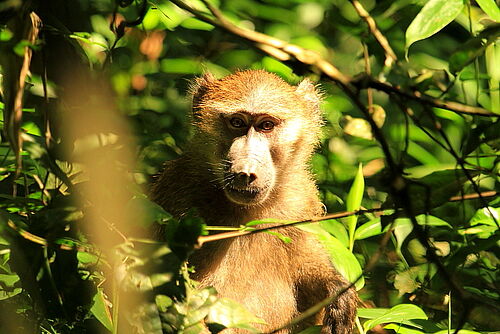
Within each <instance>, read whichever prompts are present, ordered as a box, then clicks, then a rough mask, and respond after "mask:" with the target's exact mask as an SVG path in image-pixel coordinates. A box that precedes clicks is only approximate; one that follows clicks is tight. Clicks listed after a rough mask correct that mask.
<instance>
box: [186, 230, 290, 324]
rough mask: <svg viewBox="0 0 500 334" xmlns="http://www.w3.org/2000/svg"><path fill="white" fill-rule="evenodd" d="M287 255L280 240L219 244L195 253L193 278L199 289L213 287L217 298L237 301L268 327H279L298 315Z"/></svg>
mask: <svg viewBox="0 0 500 334" xmlns="http://www.w3.org/2000/svg"><path fill="white" fill-rule="evenodd" d="M273 238H275V237H273ZM248 241H254V242H248ZM289 253H290V249H287V248H286V246H284V245H283V244H282V242H281V241H279V240H278V243H276V240H273V239H271V240H268V239H266V238H265V237H264V238H258V239H247V240H239V241H238V240H233V241H232V242H225V243H222V242H221V243H219V244H218V245H215V244H214V245H211V247H207V248H206V249H201V250H200V251H199V252H198V254H195V256H194V257H193V258H192V260H191V263H192V264H194V266H195V270H196V273H195V274H194V275H193V278H194V279H195V280H198V281H200V283H201V284H202V286H213V287H214V288H215V289H216V290H217V291H218V293H219V296H220V297H224V298H230V299H233V300H235V301H237V302H239V303H240V304H242V305H243V306H245V307H246V308H247V309H248V310H249V311H251V312H253V313H254V314H255V315H256V316H258V317H260V318H262V319H264V320H265V321H266V322H267V323H268V324H269V325H272V326H280V325H283V324H284V323H286V322H287V321H289V320H290V319H291V318H293V317H294V316H295V315H296V314H297V301H296V291H295V284H294V282H293V279H292V277H294V276H295V275H294V273H293V270H294V267H293V266H291V264H290V262H289V259H290V254H289Z"/></svg>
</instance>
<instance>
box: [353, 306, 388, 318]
mask: <svg viewBox="0 0 500 334" xmlns="http://www.w3.org/2000/svg"><path fill="white" fill-rule="evenodd" d="M387 311H389V309H388V308H382V307H378V308H364V307H360V308H358V317H360V318H364V319H375V318H378V317H381V316H383V315H384V314H386V313H387Z"/></svg>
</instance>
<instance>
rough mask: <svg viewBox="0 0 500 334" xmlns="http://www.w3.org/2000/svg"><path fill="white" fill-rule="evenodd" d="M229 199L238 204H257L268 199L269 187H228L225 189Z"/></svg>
mask: <svg viewBox="0 0 500 334" xmlns="http://www.w3.org/2000/svg"><path fill="white" fill-rule="evenodd" d="M224 194H225V195H226V197H227V199H228V200H230V201H231V202H233V203H235V204H238V205H257V204H260V203H262V202H264V201H265V200H266V198H267V197H268V195H269V189H258V190H257V189H251V190H246V189H236V188H232V187H227V188H225V189H224Z"/></svg>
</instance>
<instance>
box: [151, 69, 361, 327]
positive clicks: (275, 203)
mask: <svg viewBox="0 0 500 334" xmlns="http://www.w3.org/2000/svg"><path fill="white" fill-rule="evenodd" d="M192 93H193V125H194V129H195V134H194V138H193V139H192V140H191V142H190V144H189V146H188V147H187V148H186V151H185V153H184V154H183V155H182V156H181V157H180V158H179V159H177V160H174V161H170V162H167V164H166V166H165V170H164V172H163V173H162V175H161V176H160V177H159V179H158V181H157V182H156V183H155V185H154V186H153V189H152V194H153V199H154V200H155V201H157V202H158V203H159V204H160V205H162V206H163V207H164V208H165V209H166V210H167V211H169V212H171V213H172V214H174V215H175V216H177V217H179V216H182V215H183V214H185V213H186V212H187V210H189V209H190V208H193V207H196V208H197V209H198V212H199V213H200V214H201V215H202V216H203V218H204V219H205V221H206V223H207V224H208V225H227V226H240V225H243V224H245V223H247V222H249V221H252V220H258V219H264V218H275V219H283V220H303V219H307V218H311V217H313V216H318V215H321V214H322V213H323V206H322V204H321V202H320V201H319V198H318V192H317V189H316V186H315V184H314V180H313V178H312V176H311V174H310V172H309V170H308V169H309V168H308V161H309V159H310V157H311V154H312V152H313V150H314V148H315V146H316V144H317V142H318V136H319V132H320V127H321V123H322V122H321V115H320V110H319V103H320V98H319V95H318V93H317V91H316V89H315V88H314V86H313V85H312V84H311V83H310V82H309V81H307V80H305V81H303V82H302V83H300V84H299V85H298V86H297V87H295V86H291V85H289V84H287V83H286V82H284V81H283V80H281V79H280V78H278V77H277V76H275V75H273V74H270V73H268V72H265V71H243V72H237V73H235V74H232V75H230V76H227V77H225V78H223V79H220V80H216V79H215V78H213V77H212V76H210V75H205V76H204V77H203V78H200V79H198V80H197V82H196V83H195V85H193V88H192ZM235 118H238V120H236V121H235ZM266 121H268V123H264V122H266ZM269 122H270V123H269ZM268 128H271V129H270V130H269V129H268ZM280 233H282V234H284V235H286V236H289V237H290V238H291V239H292V242H291V243H288V244H287V243H284V242H283V241H282V240H280V239H278V238H277V237H276V236H273V235H271V234H268V233H258V234H253V235H249V236H244V237H240V238H234V239H229V240H224V241H219V242H214V243H208V244H206V245H205V246H203V247H202V249H200V250H199V251H197V252H196V253H195V254H194V255H193V256H192V257H191V258H190V263H191V264H193V265H194V266H195V268H196V272H195V273H194V275H193V278H194V279H196V280H198V281H200V282H201V284H202V286H213V287H215V288H216V289H217V291H218V292H219V295H220V296H222V297H227V298H232V299H234V300H236V301H238V302H240V303H241V304H243V305H244V306H245V307H246V308H248V309H249V310H250V311H252V312H253V313H255V314H256V315H257V316H258V317H260V318H262V319H264V320H265V321H266V322H267V326H265V328H263V329H264V330H270V329H272V328H278V327H280V326H283V325H285V324H287V323H288V322H289V321H290V320H291V319H292V318H293V317H295V316H297V315H298V314H300V313H301V312H303V311H304V310H306V309H307V308H308V307H310V306H312V305H314V304H315V303H317V302H319V301H320V300H322V299H323V298H326V297H327V296H331V295H334V294H335V293H336V292H338V291H339V290H341V289H342V288H343V287H345V286H346V285H347V282H346V281H345V280H344V279H343V277H342V276H341V275H340V274H339V273H338V272H337V271H336V270H335V269H334V268H333V267H332V265H331V264H330V261H329V259H328V256H327V255H326V253H325V252H324V250H323V248H322V247H321V245H320V244H319V243H318V242H317V241H316V240H315V239H314V238H313V237H312V236H311V235H309V234H308V233H306V232H304V231H302V230H300V229H297V228H294V227H290V228H283V229H281V230H280ZM356 304H357V296H356V294H355V292H354V290H352V289H351V290H348V291H347V292H345V293H343V294H342V295H340V296H339V298H338V299H337V300H336V301H334V302H333V303H332V304H331V305H329V306H328V307H327V308H326V309H325V311H324V312H322V315H324V319H321V318H322V317H323V316H322V315H320V316H318V317H317V319H316V322H319V323H320V324H323V330H322V332H323V333H348V332H350V330H351V328H352V326H353V321H354V317H355V312H356ZM296 329H297V328H295V329H294V330H296ZM291 331H292V329H287V330H283V331H282V333H289V332H291ZM226 332H227V333H229V332H231V333H240V332H243V331H240V330H237V329H233V330H226V331H225V332H224V333H226Z"/></svg>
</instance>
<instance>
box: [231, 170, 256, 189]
mask: <svg viewBox="0 0 500 334" xmlns="http://www.w3.org/2000/svg"><path fill="white" fill-rule="evenodd" d="M255 179H257V175H256V174H255V173H247V172H240V173H237V174H236V176H235V178H234V181H233V183H234V185H235V186H236V187H246V186H249V185H250V184H251V183H252V182H253V181H255Z"/></svg>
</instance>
